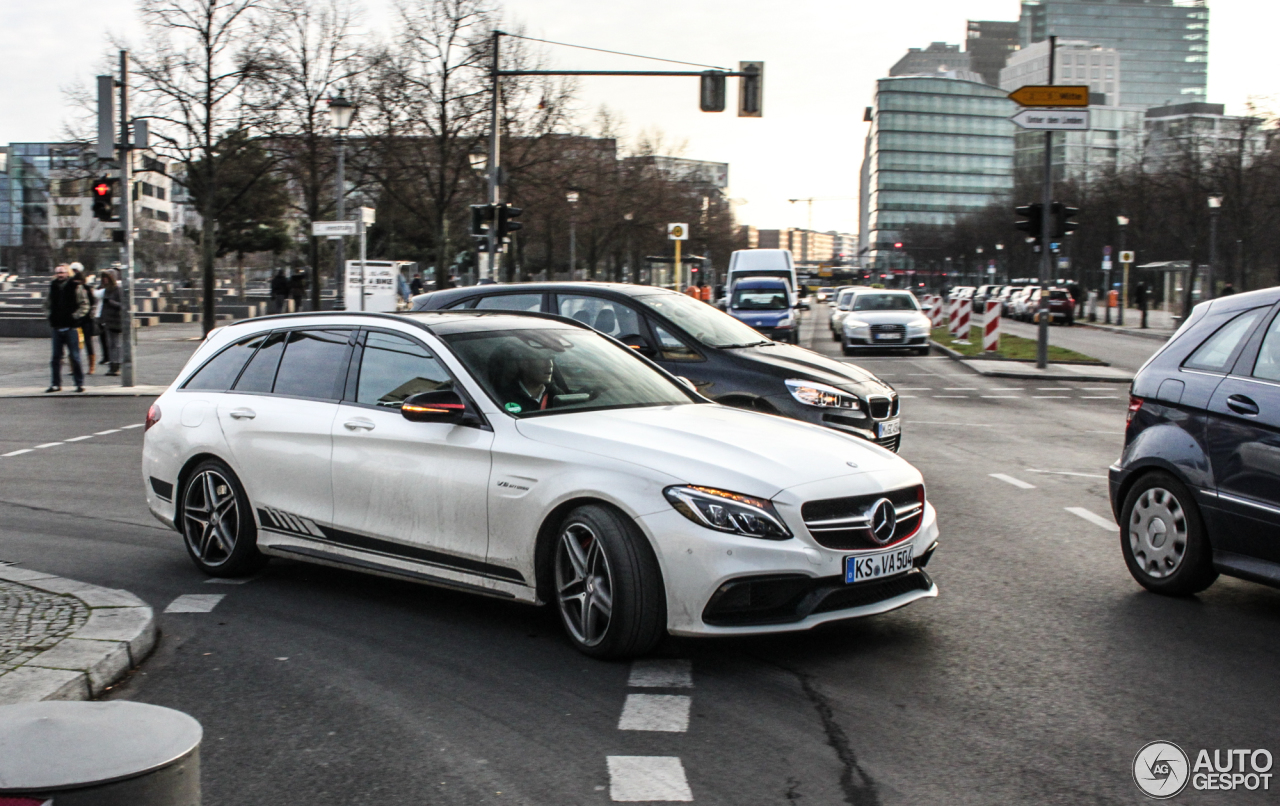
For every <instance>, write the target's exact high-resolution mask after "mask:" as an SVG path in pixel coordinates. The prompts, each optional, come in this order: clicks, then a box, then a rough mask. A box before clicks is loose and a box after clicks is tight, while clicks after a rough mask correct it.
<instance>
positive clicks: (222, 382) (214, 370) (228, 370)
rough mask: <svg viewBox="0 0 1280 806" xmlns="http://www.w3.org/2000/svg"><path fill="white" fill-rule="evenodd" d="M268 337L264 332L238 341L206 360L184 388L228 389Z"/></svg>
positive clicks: (218, 390)
mask: <svg viewBox="0 0 1280 806" xmlns="http://www.w3.org/2000/svg"><path fill="white" fill-rule="evenodd" d="M266 338H267V334H266V333H262V334H259V335H257V336H251V337H249V338H247V339H243V340H241V341H238V342H236V343H235V344H233V345H231V346H230V347H228V348H226V349H225V350H223V351H222V352H220V353H218V354H217V355H215V356H214V357H213V358H211V359H209V360H208V361H207V362H205V365H204V366H203V367H201V368H200V369H198V370H196V373H195V374H194V375H192V376H191V378H190V379H189V380H188V381H187V382H186V383H184V384H183V385H182V388H183V389H190V390H192V391H197V392H225V391H227V390H228V389H230V388H231V384H233V383H235V382H236V378H237V377H239V375H240V370H241V369H243V368H244V362H246V361H248V360H249V356H251V355H253V352H254V350H257V349H258V345H260V344H262V342H263V341H264V340H265V339H266Z"/></svg>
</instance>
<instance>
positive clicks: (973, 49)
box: [964, 20, 1018, 87]
mask: <svg viewBox="0 0 1280 806" xmlns="http://www.w3.org/2000/svg"><path fill="white" fill-rule="evenodd" d="M964 49H965V52H966V53H968V54H969V69H970V70H972V71H973V72H975V73H977V74H978V75H980V76H982V80H983V81H984V82H986V83H988V84H990V85H992V86H993V87H994V86H996V85H998V84H999V83H1000V69H1001V68H1002V67H1004V65H1005V62H1006V61H1007V60H1008V58H1009V55H1010V54H1011V53H1013V52H1014V51H1016V50H1017V49H1018V23H1017V21H1016V20H1015V21H1013V22H1004V21H1001V20H969V27H968V36H967V37H966V38H965V41H964Z"/></svg>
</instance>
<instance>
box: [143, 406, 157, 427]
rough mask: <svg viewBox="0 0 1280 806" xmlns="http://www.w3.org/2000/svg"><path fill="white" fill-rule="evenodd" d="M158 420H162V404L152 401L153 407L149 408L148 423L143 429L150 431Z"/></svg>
mask: <svg viewBox="0 0 1280 806" xmlns="http://www.w3.org/2000/svg"><path fill="white" fill-rule="evenodd" d="M158 422H160V404H159V403H152V404H151V408H149V409H147V425H146V427H145V428H143V429H142V430H143V431H150V430H151V426H153V425H155V424H156V423H158Z"/></svg>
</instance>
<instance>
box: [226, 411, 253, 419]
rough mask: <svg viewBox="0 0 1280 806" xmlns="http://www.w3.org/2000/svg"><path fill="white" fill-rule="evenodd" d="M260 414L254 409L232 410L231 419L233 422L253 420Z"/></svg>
mask: <svg viewBox="0 0 1280 806" xmlns="http://www.w3.org/2000/svg"><path fill="white" fill-rule="evenodd" d="M257 416H258V413H257V412H256V411H254V410H253V409H232V410H231V419H233V420H252V419H253V418H254V417H257Z"/></svg>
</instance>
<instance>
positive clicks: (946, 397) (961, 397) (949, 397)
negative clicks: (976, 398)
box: [933, 395, 969, 400]
mask: <svg viewBox="0 0 1280 806" xmlns="http://www.w3.org/2000/svg"><path fill="white" fill-rule="evenodd" d="M933 399H934V400H968V399H969V396H968V395H934V396H933Z"/></svg>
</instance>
